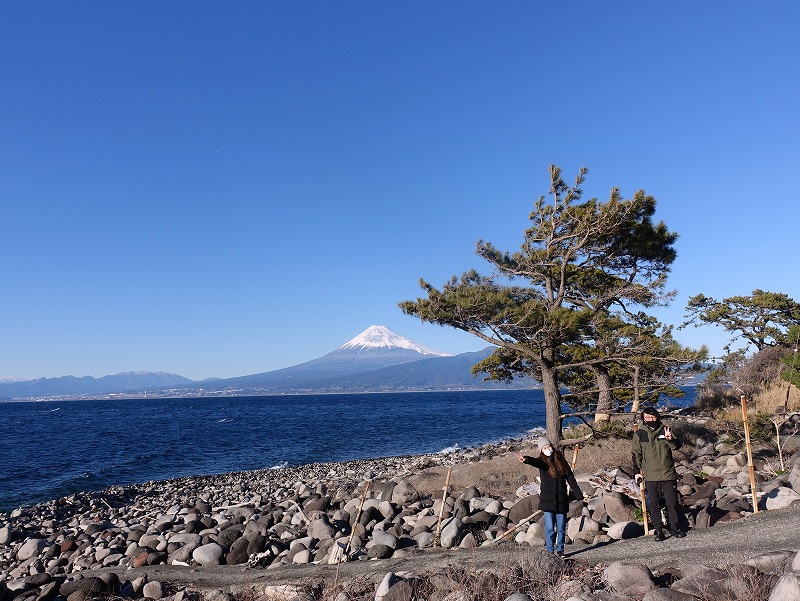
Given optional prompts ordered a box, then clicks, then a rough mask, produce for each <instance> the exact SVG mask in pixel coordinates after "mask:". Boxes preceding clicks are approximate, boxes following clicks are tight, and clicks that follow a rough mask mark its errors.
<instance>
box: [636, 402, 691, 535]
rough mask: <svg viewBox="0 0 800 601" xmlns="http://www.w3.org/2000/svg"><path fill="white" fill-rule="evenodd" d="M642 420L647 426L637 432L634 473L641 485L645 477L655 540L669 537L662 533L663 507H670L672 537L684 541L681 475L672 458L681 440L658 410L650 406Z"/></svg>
mask: <svg viewBox="0 0 800 601" xmlns="http://www.w3.org/2000/svg"><path fill="white" fill-rule="evenodd" d="M642 421H643V422H644V426H645V427H644V428H639V429H638V430H637V431H636V432H634V433H633V439H632V443H631V446H632V451H633V472H634V474H636V475H635V479H636V483H637V484H639V483H640V482H641V481H642V478H643V477H644V484H645V488H646V489H647V496H648V497H649V499H650V505H651V511H650V512H649V514H650V516H651V518H652V519H651V521H652V523H653V528H654V535H655V540H657V541H662V540H664V538H665V537H664V531H663V530H662V528H663V525H664V523H663V521H662V518H661V508H662V507H666V508H667V514H668V517H669V529H670V532H671V533H672V536H675V537H677V538H683V537H684V536H686V532H684V531H683V530H681V528H680V523H681V522H680V516H679V514H678V472H676V471H675V461H674V460H673V459H672V451H673V449H679V448H680V447H681V441H680V440H678V439H677V438H676V437H675V436H674V435H673V434H672V431H671V430H670V428H669V427H668V426H664V425H663V424H662V423H661V416H660V415H659V413H658V411H657V410H656V409H655V408H653V407H646V408H645V409H644V410H643V411H642ZM662 503H663V504H662Z"/></svg>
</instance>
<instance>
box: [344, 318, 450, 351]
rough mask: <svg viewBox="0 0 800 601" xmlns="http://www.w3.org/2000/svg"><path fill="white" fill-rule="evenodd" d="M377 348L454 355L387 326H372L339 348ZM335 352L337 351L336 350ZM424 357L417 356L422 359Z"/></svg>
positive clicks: (368, 349)
mask: <svg viewBox="0 0 800 601" xmlns="http://www.w3.org/2000/svg"><path fill="white" fill-rule="evenodd" d="M375 349H382V350H389V351H391V350H393V349H405V350H410V351H414V352H416V353H418V354H419V355H427V356H431V357H452V356H453V355H451V354H449V353H443V352H441V351H437V350H434V349H432V348H429V347H427V346H422V345H421V344H417V343H416V342H413V341H411V340H409V339H408V338H405V337H403V336H401V335H400V334H398V333H397V332H393V331H392V330H390V329H389V328H387V327H385V326H370V327H368V328H367V329H366V330H364V331H363V332H361V333H360V334H359V335H358V336H356V337H355V338H353V339H352V340H350V341H348V342H345V343H344V344H343V345H342V346H340V347H339V349H338V350H340V351H343V350H355V351H356V352H371V351H373V350H375ZM334 352H335V351H334ZM420 358H422V357H417V359H420Z"/></svg>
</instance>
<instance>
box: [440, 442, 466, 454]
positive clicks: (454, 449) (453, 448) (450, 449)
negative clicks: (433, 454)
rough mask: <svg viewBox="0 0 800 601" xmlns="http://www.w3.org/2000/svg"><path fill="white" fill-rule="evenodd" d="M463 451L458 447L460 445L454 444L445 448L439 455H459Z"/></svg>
mask: <svg viewBox="0 0 800 601" xmlns="http://www.w3.org/2000/svg"><path fill="white" fill-rule="evenodd" d="M460 450H461V447H460V446H458V443H456V444H454V445H453V446H451V447H445V448H443V449H442V450H441V451H439V455H446V454H447V453H457V452H458V451H460Z"/></svg>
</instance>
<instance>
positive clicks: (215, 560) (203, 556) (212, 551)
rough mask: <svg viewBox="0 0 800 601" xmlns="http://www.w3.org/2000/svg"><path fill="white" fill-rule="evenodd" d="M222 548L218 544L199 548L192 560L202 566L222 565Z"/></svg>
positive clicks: (193, 553) (209, 544) (194, 552)
mask: <svg viewBox="0 0 800 601" xmlns="http://www.w3.org/2000/svg"><path fill="white" fill-rule="evenodd" d="M222 553H223V549H222V547H221V546H220V545H219V544H217V543H208V544H207V545H202V546H200V547H197V548H196V549H195V550H194V551H193V552H192V559H194V560H195V561H196V562H197V563H199V564H200V565H201V566H215V565H220V564H221V563H222Z"/></svg>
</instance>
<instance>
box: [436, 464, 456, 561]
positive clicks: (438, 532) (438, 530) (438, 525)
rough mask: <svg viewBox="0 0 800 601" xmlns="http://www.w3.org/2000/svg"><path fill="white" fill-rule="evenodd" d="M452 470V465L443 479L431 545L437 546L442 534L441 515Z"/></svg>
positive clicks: (445, 502)
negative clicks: (437, 519)
mask: <svg viewBox="0 0 800 601" xmlns="http://www.w3.org/2000/svg"><path fill="white" fill-rule="evenodd" d="M452 472H453V466H450V467H448V468H447V478H446V479H445V481H444V489H443V490H442V506H441V507H439V521H438V522H437V523H436V536H434V537H433V546H434V547H439V546H440V543H441V536H442V516H443V515H444V506H445V505H446V504H447V489H448V487H449V486H450V474H451V473H452Z"/></svg>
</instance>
